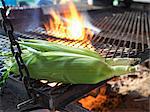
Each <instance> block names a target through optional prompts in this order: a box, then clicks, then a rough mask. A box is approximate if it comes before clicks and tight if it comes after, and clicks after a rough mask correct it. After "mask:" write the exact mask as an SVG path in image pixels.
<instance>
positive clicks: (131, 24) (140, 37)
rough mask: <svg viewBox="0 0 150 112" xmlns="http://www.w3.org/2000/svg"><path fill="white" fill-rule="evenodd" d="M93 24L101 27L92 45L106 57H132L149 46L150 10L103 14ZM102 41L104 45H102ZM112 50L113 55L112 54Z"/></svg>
mask: <svg viewBox="0 0 150 112" xmlns="http://www.w3.org/2000/svg"><path fill="white" fill-rule="evenodd" d="M96 18H97V17H96ZM96 18H94V20H93V21H94V22H93V24H94V25H95V26H97V27H98V28H100V29H102V32H100V33H99V34H98V35H96V36H94V38H93V45H94V46H97V48H98V49H99V52H100V53H102V54H103V53H105V55H106V57H110V56H111V57H116V56H119V57H132V56H137V55H138V53H140V52H144V51H145V49H149V48H150V12H149V11H139V10H127V11H119V12H117V13H116V12H115V13H112V14H111V15H109V16H103V17H102V19H100V20H99V21H98V22H96V23H95V21H97V19H96ZM104 43H105V44H106V45H104ZM112 51H113V55H110V54H112Z"/></svg>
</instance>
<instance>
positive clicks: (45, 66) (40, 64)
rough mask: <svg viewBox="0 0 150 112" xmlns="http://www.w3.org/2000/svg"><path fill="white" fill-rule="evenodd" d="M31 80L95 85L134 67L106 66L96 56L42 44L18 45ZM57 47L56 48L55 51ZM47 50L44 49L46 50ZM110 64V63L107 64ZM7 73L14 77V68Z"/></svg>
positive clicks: (84, 51) (15, 67)
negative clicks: (12, 74)
mask: <svg viewBox="0 0 150 112" xmlns="http://www.w3.org/2000/svg"><path fill="white" fill-rule="evenodd" d="M20 44H21V45H22V46H23V47H24V48H25V50H24V51H25V52H24V55H23V60H24V61H25V63H26V65H27V67H28V69H29V72H30V75H31V78H34V79H46V80H49V81H57V82H63V83H71V84H95V83H98V82H100V81H102V80H105V79H108V78H111V77H113V76H114V75H121V74H125V73H128V72H133V71H135V67H131V66H126V65H121V66H110V65H108V64H107V63H105V62H104V60H105V59H103V58H102V57H100V56H99V55H98V54H97V53H96V52H93V51H90V50H87V49H86V50H85V49H83V50H81V49H79V50H78V49H75V48H70V47H67V48H65V47H62V45H58V44H55V45H53V44H52V43H50V44H49V43H47V42H45V46H44V44H43V43H41V44H40V43H38V42H20ZM56 46H57V47H56ZM47 47H48V48H47ZM111 63H112V60H111ZM9 69H10V71H11V72H14V73H15V74H18V73H19V72H18V67H17V64H16V63H15V62H14V63H13V64H12V65H11V66H10V68H9Z"/></svg>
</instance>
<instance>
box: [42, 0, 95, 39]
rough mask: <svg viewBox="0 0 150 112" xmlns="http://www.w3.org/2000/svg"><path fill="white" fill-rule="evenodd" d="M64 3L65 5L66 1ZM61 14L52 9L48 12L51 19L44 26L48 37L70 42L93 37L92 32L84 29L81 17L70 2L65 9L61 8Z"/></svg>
mask: <svg viewBox="0 0 150 112" xmlns="http://www.w3.org/2000/svg"><path fill="white" fill-rule="evenodd" d="M64 1H65V3H66V0H64ZM64 1H63V3H64ZM66 11H67V12H66ZM61 12H63V14H60V13H59V12H58V11H56V10H53V9H51V10H50V15H51V16H52V18H51V19H50V20H49V22H48V23H45V24H44V26H45V29H46V31H47V33H48V34H49V35H51V36H55V37H58V38H66V39H70V40H86V41H87V40H89V38H91V37H92V36H93V33H92V31H91V30H90V29H88V28H86V27H85V22H84V18H83V16H81V14H80V13H79V12H78V11H77V9H76V7H75V5H74V4H73V2H72V1H71V0H70V1H68V2H67V4H66V5H65V7H62V8H61Z"/></svg>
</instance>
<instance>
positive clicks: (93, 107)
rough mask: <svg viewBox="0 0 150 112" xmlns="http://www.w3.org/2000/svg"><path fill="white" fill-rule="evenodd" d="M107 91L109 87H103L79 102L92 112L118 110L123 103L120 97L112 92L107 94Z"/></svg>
mask: <svg viewBox="0 0 150 112" xmlns="http://www.w3.org/2000/svg"><path fill="white" fill-rule="evenodd" d="M97 90H98V91H97ZM106 91H107V86H106V85H103V86H102V87H101V88H97V89H95V90H93V91H92V92H90V94H89V95H88V96H87V97H84V98H82V99H80V100H79V101H78V102H79V103H80V104H81V105H82V106H83V107H84V108H86V109H88V110H90V111H96V112H109V111H106V110H112V109H113V108H116V107H117V106H118V105H119V104H120V103H121V102H122V101H121V97H120V95H118V94H116V93H113V92H112V91H111V92H110V93H106ZM97 92H98V93H97ZM93 95H94V96H93Z"/></svg>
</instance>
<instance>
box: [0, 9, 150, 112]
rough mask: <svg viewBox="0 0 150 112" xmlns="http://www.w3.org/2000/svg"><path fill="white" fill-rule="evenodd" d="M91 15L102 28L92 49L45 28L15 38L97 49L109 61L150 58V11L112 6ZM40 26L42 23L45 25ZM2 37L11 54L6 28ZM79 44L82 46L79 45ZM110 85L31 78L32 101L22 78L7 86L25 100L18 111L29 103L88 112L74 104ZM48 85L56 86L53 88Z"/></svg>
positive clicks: (82, 42)
mask: <svg viewBox="0 0 150 112" xmlns="http://www.w3.org/2000/svg"><path fill="white" fill-rule="evenodd" d="M21 10H22V9H21ZM21 10H20V9H19V8H18V9H14V10H12V12H14V13H13V14H16V16H17V14H18V12H19V11H20V12H21ZM28 10H29V9H24V10H23V11H24V15H25V14H26V13H29V12H28ZM30 10H32V11H33V10H36V11H37V10H38V14H39V15H40V17H41V18H42V19H41V21H42V20H43V19H44V18H47V16H45V15H44V14H43V12H42V9H41V8H37V9H30ZM33 12H34V11H33ZM88 13H89V15H90V17H91V22H92V24H93V25H95V26H96V27H98V28H99V29H101V32H99V33H98V34H95V35H94V36H93V38H91V40H90V41H91V43H92V45H93V46H94V47H93V46H91V44H90V43H88V42H87V41H74V40H68V39H59V38H57V37H55V36H53V35H50V34H47V32H46V30H45V29H44V27H43V26H42V25H40V26H38V27H37V26H35V27H34V28H33V27H32V28H30V29H28V30H26V31H23V32H22V29H21V31H19V30H18V31H15V32H14V35H15V37H18V39H19V38H26V39H30V38H33V39H37V38H38V39H48V41H50V42H57V43H61V44H65V45H67V46H72V47H85V48H89V49H94V50H96V51H97V52H98V53H99V54H100V55H101V56H103V57H105V58H107V57H109V58H115V57H120V58H124V57H129V58H140V59H141V62H142V61H144V60H146V59H148V58H149V55H146V54H148V53H149V51H150V10H147V9H144V10H143V9H142V10H141V9H136V8H129V9H126V8H123V7H109V8H102V9H99V10H89V11H88ZM29 16H30V15H29ZM12 17H13V16H12V15H11V16H10V18H11V21H12V22H13V23H18V21H16V20H17V19H15V18H12ZM18 24H19V23H18ZM20 24H24V23H20ZM20 24H19V25H20ZM27 24H28V23H27ZM40 24H42V22H41V23H40ZM13 25H14V27H15V28H17V25H16V24H13ZM26 28H28V27H26ZM0 36H1V39H0V41H1V42H0V43H1V48H0V49H1V50H2V51H3V52H7V51H9V50H10V49H9V44H10V43H9V40H8V37H7V36H6V35H5V33H3V30H2V29H1V35H0ZM77 43H78V45H76V44H77ZM1 58H2V59H1V60H3V58H5V57H1ZM137 63H140V62H137ZM0 67H1V72H3V70H4V68H3V65H2V62H1V66H0ZM109 80H110V79H109ZM106 82H107V80H105V81H102V82H100V83H98V84H95V85H66V84H58V83H50V82H46V83H42V82H41V81H40V80H33V79H31V84H32V89H31V90H32V93H31V95H32V96H33V97H31V99H29V100H28V95H27V91H26V89H25V86H24V83H23V82H22V81H20V80H19V78H18V77H14V76H13V74H12V75H10V77H9V80H8V81H7V85H6V86H8V87H9V88H12V90H13V92H14V93H16V94H17V95H18V96H19V97H21V98H22V99H25V101H23V103H20V104H18V105H17V107H18V109H19V108H21V107H22V106H24V105H26V104H30V103H35V105H36V106H38V107H43V108H49V109H51V110H54V109H58V110H64V111H70V110H72V111H73V110H74V111H77V112H78V111H83V112H84V111H85V112H88V110H86V109H84V108H82V107H81V106H79V105H78V104H76V103H74V102H73V101H76V100H78V99H79V98H81V97H83V96H84V95H85V94H87V93H89V92H90V91H91V90H93V89H95V88H97V87H100V86H102V85H103V84H105V83H106ZM48 84H50V85H53V86H49V85H48ZM30 92H31V91H30ZM71 102H73V103H71ZM68 104H69V105H68Z"/></svg>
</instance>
